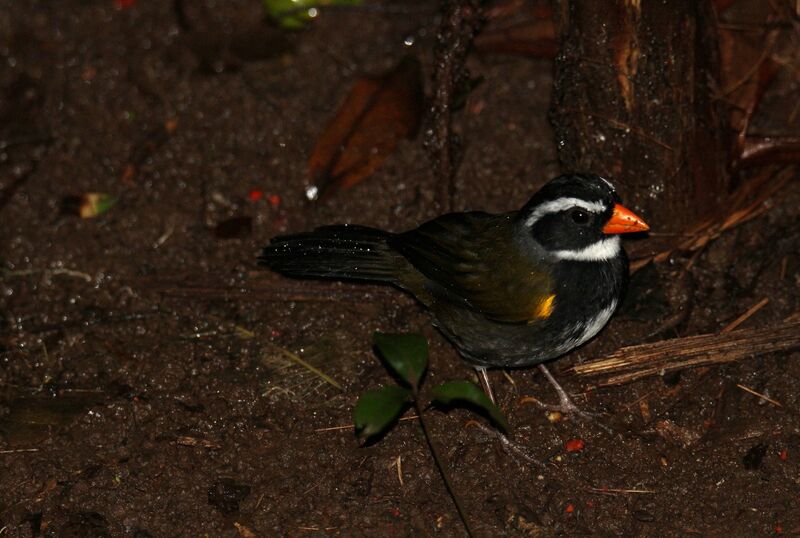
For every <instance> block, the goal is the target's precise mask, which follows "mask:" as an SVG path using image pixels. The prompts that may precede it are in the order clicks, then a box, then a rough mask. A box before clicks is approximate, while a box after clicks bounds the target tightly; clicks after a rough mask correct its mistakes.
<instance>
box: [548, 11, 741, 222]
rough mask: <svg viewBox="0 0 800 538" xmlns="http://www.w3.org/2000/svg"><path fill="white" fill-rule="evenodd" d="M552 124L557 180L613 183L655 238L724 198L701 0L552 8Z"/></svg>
mask: <svg viewBox="0 0 800 538" xmlns="http://www.w3.org/2000/svg"><path fill="white" fill-rule="evenodd" d="M559 17H560V21H559V23H560V24H559V25H560V39H561V50H560V54H559V55H558V57H557V59H556V62H555V88H554V92H553V107H552V110H551V120H552V123H553V126H554V128H555V131H556V140H557V143H558V151H559V159H560V160H561V162H562V165H563V167H564V169H565V170H576V171H588V172H594V173H598V174H601V175H605V176H608V177H610V178H613V179H614V181H615V184H616V185H617V189H618V191H620V193H621V195H622V196H623V197H624V199H625V203H626V205H628V206H629V207H631V208H633V209H634V210H635V211H637V212H641V214H642V215H643V216H644V217H645V218H646V219H647V221H648V222H649V223H650V225H651V226H652V227H653V228H654V229H657V230H660V231H664V230H679V229H683V228H685V227H686V225H687V224H689V223H690V222H691V220H693V219H695V218H697V217H699V216H700V215H702V214H704V213H707V212H708V211H709V210H712V209H713V208H714V207H715V206H716V204H717V203H718V202H719V200H720V199H721V197H722V195H724V194H725V193H726V192H727V185H728V179H727V174H726V169H725V163H726V162H727V155H726V150H725V149H724V148H726V147H727V145H724V144H723V135H724V133H725V131H724V129H723V128H722V125H723V122H722V120H723V119H724V117H723V115H722V114H720V113H718V112H717V106H718V105H717V102H716V101H715V100H714V99H713V97H712V94H713V92H714V91H715V90H716V81H717V80H718V77H717V72H718V65H719V62H718V46H717V36H716V31H715V28H716V23H715V19H714V15H713V11H712V7H711V5H710V2H709V0H593V1H584V0H561V3H560V13H559Z"/></svg>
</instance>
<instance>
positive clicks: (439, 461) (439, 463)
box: [414, 388, 475, 538]
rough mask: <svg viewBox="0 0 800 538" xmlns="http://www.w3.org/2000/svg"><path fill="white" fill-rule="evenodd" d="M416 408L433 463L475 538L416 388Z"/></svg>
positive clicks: (467, 529)
mask: <svg viewBox="0 0 800 538" xmlns="http://www.w3.org/2000/svg"><path fill="white" fill-rule="evenodd" d="M414 407H415V408H416V410H417V416H419V423H420V425H421V426H422V433H423V434H424V435H425V441H427V442H428V448H430V449H431V455H432V456H433V461H434V462H436V467H437V468H438V469H439V473H440V474H441V475H442V480H444V485H445V487H446V488H447V493H449V494H450V498H451V499H453V504H455V505H456V510H457V511H458V517H459V518H461V523H463V524H464V530H466V531H467V535H468V536H469V537H470V538H472V537H473V536H475V533H474V532H473V531H472V528H471V527H470V525H469V520H468V519H467V512H466V510H464V507H463V506H461V501H460V500H459V498H458V496H457V495H456V490H455V488H454V487H453V484H452V483H451V481H450V475H449V474H448V473H447V470H446V469H445V467H444V458H443V457H442V455H441V453H440V452H439V447H438V446H437V445H436V443H434V441H433V438H432V437H431V433H430V430H429V429H428V423H427V421H426V420H425V418H424V416H423V415H422V404H420V403H419V393H418V391H417V389H416V388H415V389H414Z"/></svg>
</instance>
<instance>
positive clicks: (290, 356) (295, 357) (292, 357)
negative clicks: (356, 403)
mask: <svg viewBox="0 0 800 538" xmlns="http://www.w3.org/2000/svg"><path fill="white" fill-rule="evenodd" d="M272 348H273V349H274V350H275V351H277V352H278V353H280V354H281V355H283V356H284V357H286V358H287V359H289V360H290V361H292V362H294V363H297V364H299V365H300V366H302V367H303V368H305V369H306V370H308V371H309V372H311V373H312V374H314V375H316V376H318V377H319V378H320V379H322V380H323V381H325V382H326V383H328V384H330V385H332V386H334V387H336V388H337V389H339V390H343V389H342V385H340V384H339V382H338V381H336V380H335V379H333V378H332V377H331V376H329V375H328V374H326V373H325V372H323V371H322V370H320V369H319V368H317V367H315V366H312V365H311V364H309V363H308V362H306V361H304V360H303V359H302V358H300V356H299V355H298V354H297V353H292V352H291V351H289V350H288V349H285V348H282V347H280V346H272Z"/></svg>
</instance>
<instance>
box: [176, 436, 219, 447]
mask: <svg viewBox="0 0 800 538" xmlns="http://www.w3.org/2000/svg"><path fill="white" fill-rule="evenodd" d="M175 444H177V445H181V446H201V447H203V448H221V446H220V445H219V443H215V442H214V441H209V440H208V439H200V438H199V437H190V436H188V435H180V436H178V437H177V438H176V439H175Z"/></svg>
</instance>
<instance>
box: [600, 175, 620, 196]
mask: <svg viewBox="0 0 800 538" xmlns="http://www.w3.org/2000/svg"><path fill="white" fill-rule="evenodd" d="M597 177H599V178H600V179H601V180H602V181H603V183H605V184H606V185H608V188H609V189H611V190H612V191H614V192H616V189H615V188H614V185H612V184H611V182H610V181H609V180H607V179H606V178H604V177H603V176H597Z"/></svg>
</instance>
